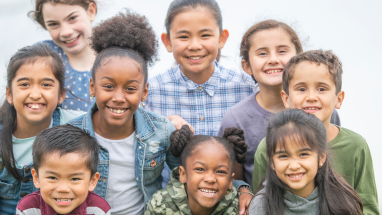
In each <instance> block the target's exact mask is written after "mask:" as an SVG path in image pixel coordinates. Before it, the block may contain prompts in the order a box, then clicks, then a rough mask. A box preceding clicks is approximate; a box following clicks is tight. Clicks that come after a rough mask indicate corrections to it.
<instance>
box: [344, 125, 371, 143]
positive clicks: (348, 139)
mask: <svg viewBox="0 0 382 215" xmlns="http://www.w3.org/2000/svg"><path fill="white" fill-rule="evenodd" d="M339 129H340V132H339V133H338V136H340V139H339V140H338V142H343V143H346V145H347V146H348V147H351V148H365V147H368V145H367V142H366V140H365V138H363V137H362V136H361V135H359V134H358V133H356V132H354V131H352V130H350V129H347V128H344V127H339Z"/></svg>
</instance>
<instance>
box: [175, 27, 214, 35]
mask: <svg viewBox="0 0 382 215" xmlns="http://www.w3.org/2000/svg"><path fill="white" fill-rule="evenodd" d="M206 31H209V32H213V30H212V29H211V28H204V29H202V30H200V31H199V33H200V32H206ZM175 33H176V34H182V33H190V32H189V31H187V30H180V31H177V32H175Z"/></svg>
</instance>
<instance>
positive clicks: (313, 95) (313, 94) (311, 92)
mask: <svg viewBox="0 0 382 215" xmlns="http://www.w3.org/2000/svg"><path fill="white" fill-rule="evenodd" d="M306 100H307V101H310V102H314V101H317V93H316V91H314V90H308V93H307V95H306Z"/></svg>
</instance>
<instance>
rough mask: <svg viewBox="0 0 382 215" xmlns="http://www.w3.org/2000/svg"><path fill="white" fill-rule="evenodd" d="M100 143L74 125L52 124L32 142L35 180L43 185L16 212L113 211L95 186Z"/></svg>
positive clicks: (45, 214) (33, 214)
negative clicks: (95, 191)
mask: <svg viewBox="0 0 382 215" xmlns="http://www.w3.org/2000/svg"><path fill="white" fill-rule="evenodd" d="M98 150H99V145H98V143H97V141H96V140H95V139H94V138H93V137H91V136H90V135H89V134H87V133H86V132H85V131H83V130H81V129H79V128H77V127H74V126H72V125H60V126H56V127H54V128H49V129H46V130H44V131H42V132H41V133H40V134H39V135H37V137H36V140H35V141H34V143H33V149H32V151H33V169H32V175H33V183H34V185H35V186H36V187H37V188H38V189H40V190H39V191H36V192H34V193H32V194H29V195H27V196H26V197H24V198H23V199H21V200H20V202H19V204H18V205H17V211H16V214H17V215H29V214H30V215H55V214H69V215H70V214H76V215H86V214H92V215H93V214H97V215H98V214H99V215H102V214H103V215H106V214H109V215H110V212H109V211H110V206H109V204H108V203H107V202H106V201H105V200H104V199H102V198H101V197H100V196H98V195H97V194H95V193H93V192H91V191H93V190H94V188H95V186H96V185H97V181H98V179H99V173H98V172H97V164H98Z"/></svg>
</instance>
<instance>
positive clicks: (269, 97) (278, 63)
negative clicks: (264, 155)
mask: <svg viewBox="0 0 382 215" xmlns="http://www.w3.org/2000/svg"><path fill="white" fill-rule="evenodd" d="M301 52H302V45H301V42H300V39H299V38H298V36H297V34H296V32H295V31H294V30H293V29H292V28H291V27H290V26H289V25H287V24H285V23H283V22H278V21H276V20H265V21H262V22H259V23H257V24H255V25H253V26H252V27H251V28H249V29H248V31H247V32H246V33H245V34H244V36H243V39H242V41H241V45H240V56H241V57H242V61H241V63H242V67H243V70H244V71H245V72H246V73H247V74H249V75H251V76H252V77H253V79H254V80H255V82H257V84H258V85H259V89H260V91H259V92H257V93H255V94H253V95H251V96H249V97H247V98H245V99H243V100H242V101H241V102H239V103H238V104H236V105H235V106H233V107H232V108H230V109H228V110H227V112H226V114H225V115H224V117H223V119H222V122H221V125H220V130H219V133H218V136H222V135H223V132H224V130H225V128H229V127H237V128H240V129H243V130H244V136H245V140H246V143H247V145H248V151H247V155H248V156H247V158H246V160H245V162H244V164H243V165H240V164H236V166H235V168H234V172H235V179H238V180H244V181H245V182H247V183H251V181H252V171H253V162H254V160H253V159H254V155H255V153H256V149H257V146H258V145H259V143H260V141H261V140H262V139H263V138H264V137H265V128H266V125H267V122H268V119H269V117H270V116H271V115H272V114H273V113H275V112H278V111H280V110H283V109H284V105H283V103H282V99H281V96H280V92H281V90H282V74H283V70H284V67H285V65H286V64H287V63H288V61H289V60H290V59H291V58H292V57H293V56H295V55H296V54H299V53H301ZM331 122H332V123H334V124H336V125H340V120H339V117H338V114H337V112H334V113H333V117H332V118H331Z"/></svg>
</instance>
